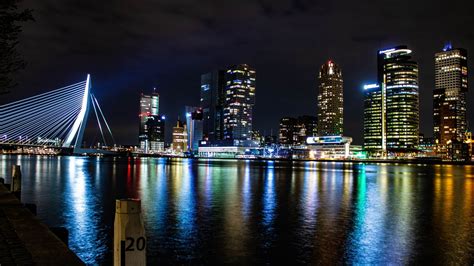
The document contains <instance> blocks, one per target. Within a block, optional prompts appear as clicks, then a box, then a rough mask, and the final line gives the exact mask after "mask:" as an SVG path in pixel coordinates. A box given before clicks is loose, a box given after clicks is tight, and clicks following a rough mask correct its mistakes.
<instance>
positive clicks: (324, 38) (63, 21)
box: [0, 0, 474, 144]
mask: <svg viewBox="0 0 474 266" xmlns="http://www.w3.org/2000/svg"><path fill="white" fill-rule="evenodd" d="M22 5H23V6H24V7H28V8H32V9H34V17H35V19H36V22H29V23H27V24H25V26H24V32H23V34H22V38H21V45H20V52H21V53H22V55H23V57H24V59H25V60H27V62H28V66H27V68H26V69H25V70H24V71H23V72H22V73H21V74H20V75H19V76H18V82H19V83H20V85H19V86H18V87H17V88H16V89H15V90H14V91H12V93H10V94H9V95H7V96H5V97H2V98H0V101H1V102H2V103H5V102H9V101H13V100H15V99H19V98H23V97H27V96H32V95H34V94H37V93H40V92H45V91H48V90H52V89H55V88H59V87H62V86H64V85H67V84H72V83H75V82H78V81H81V80H84V79H85V78H86V74H87V73H90V74H91V75H92V85H93V92H94V93H95V95H96V97H97V98H98V99H99V101H100V102H101V105H102V107H103V109H104V111H105V113H106V116H107V117H108V119H109V122H110V124H111V127H112V131H114V135H115V137H116V139H117V141H118V142H119V143H121V144H136V143H137V142H138V141H137V135H138V116H137V114H138V99H139V93H140V92H142V91H143V92H151V91H152V88H153V87H156V88H157V91H158V92H159V93H160V112H161V113H163V114H165V115H166V116H167V121H168V122H167V126H168V129H169V127H170V126H172V125H173V124H174V123H175V121H176V118H177V117H178V115H180V116H181V117H182V118H183V117H184V106H185V105H198V103H199V90H200V75H201V74H203V73H206V72H209V71H210V70H213V69H217V68H223V67H226V66H228V65H233V64H239V63H247V64H250V65H251V66H253V67H255V68H256V70H257V88H256V97H257V103H256V106H255V109H254V127H255V128H256V129H259V130H260V131H261V132H262V133H263V132H264V131H266V133H267V134H268V133H270V129H273V133H274V134H276V133H277V130H278V122H279V119H280V118H281V117H282V116H297V115H304V114H307V115H316V105H317V103H316V95H317V85H318V83H317V73H318V71H319V67H320V66H321V64H323V63H324V62H325V61H326V60H328V59H332V60H334V61H335V62H336V63H337V64H339V65H340V67H341V68H342V70H343V78H344V130H345V135H348V136H352V137H354V140H355V143H356V144H362V130H363V101H362V99H363V97H362V96H363V95H362V85H363V84H364V83H367V82H371V81H375V79H376V52H377V50H379V49H383V48H388V47H390V46H394V45H399V44H406V45H408V46H409V48H411V49H412V50H413V51H414V54H413V56H414V59H415V60H416V61H418V63H419V68H420V109H421V114H420V128H421V132H422V133H425V134H426V135H429V136H431V135H432V89H433V87H434V54H435V52H437V51H440V50H441V49H442V47H443V45H444V43H445V42H447V41H451V42H452V43H453V46H454V47H462V48H466V49H467V50H468V53H471V54H469V55H471V57H470V58H469V68H470V73H469V79H470V80H469V87H470V92H469V102H468V104H469V105H468V117H469V121H470V124H471V125H474V115H473V111H474V100H473V99H474V97H473V96H474V95H473V93H474V92H473V91H474V87H473V85H474V84H473V82H472V81H473V73H474V68H473V60H474V56H472V53H474V13H473V10H474V1H472V0H465V1H414V0H411V1H405V0H396V1H387V0H373V1H356V0H346V1H329V0H327V1H313V0H306V1H305V0H299V1H298V0H293V1H288V0H286V1H284V0H267V1H264V0H260V1H250V0H238V1H225V0H213V1H211V0H200V1H183V0H168V1H137V0H133V1H132V0H128V1H97V0H77V1H64V0H41V1H38V0H37V1H32V0H25V1H24V2H23V4H22ZM33 115H34V114H33ZM167 134H168V135H170V130H168V132H167ZM168 139H169V137H168Z"/></svg>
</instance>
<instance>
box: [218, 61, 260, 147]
mask: <svg viewBox="0 0 474 266" xmlns="http://www.w3.org/2000/svg"><path fill="white" fill-rule="evenodd" d="M255 78H256V73H255V69H253V68H251V67H250V66H248V65H246V64H240V65H235V66H232V67H229V68H228V70H227V71H226V73H225V80H226V83H225V88H224V97H225V101H224V139H233V140H250V139H251V137H252V136H251V131H252V126H253V121H252V114H253V106H254V105H255V85H256V84H255V82H256V81H255Z"/></svg>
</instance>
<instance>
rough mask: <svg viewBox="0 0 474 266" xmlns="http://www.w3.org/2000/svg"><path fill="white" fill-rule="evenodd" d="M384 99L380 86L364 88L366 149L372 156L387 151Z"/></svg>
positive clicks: (373, 85) (370, 85)
mask: <svg viewBox="0 0 474 266" xmlns="http://www.w3.org/2000/svg"><path fill="white" fill-rule="evenodd" d="M383 99H384V98H383V97H382V87H381V86H380V85H379V84H368V85H365V86H364V149H365V150H367V151H368V152H370V153H371V154H374V153H377V152H378V153H381V152H382V151H386V149H385V147H386V145H385V137H384V136H385V117H384V111H383V110H384V106H385V104H384V101H383Z"/></svg>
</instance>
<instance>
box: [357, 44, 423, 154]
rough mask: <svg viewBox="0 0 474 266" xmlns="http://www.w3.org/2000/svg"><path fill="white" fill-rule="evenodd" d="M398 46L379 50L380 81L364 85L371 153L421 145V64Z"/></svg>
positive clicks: (405, 150) (366, 134)
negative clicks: (419, 65)
mask: <svg viewBox="0 0 474 266" xmlns="http://www.w3.org/2000/svg"><path fill="white" fill-rule="evenodd" d="M411 53H412V51H411V50H410V49H408V48H407V47H406V46H397V47H394V48H391V49H386V50H381V51H379V52H378V54H377V56H378V58H377V59H378V60H377V67H378V69H377V78H378V83H377V84H370V85H366V86H364V148H365V149H366V150H368V151H370V152H372V153H376V152H380V154H381V155H384V156H385V155H387V153H394V154H396V153H410V152H415V151H417V149H418V142H419V137H418V135H419V93H418V64H417V63H416V62H415V61H413V60H412V59H411Z"/></svg>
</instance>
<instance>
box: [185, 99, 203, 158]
mask: <svg viewBox="0 0 474 266" xmlns="http://www.w3.org/2000/svg"><path fill="white" fill-rule="evenodd" d="M202 122H203V112H202V108H201V107H193V106H186V125H187V126H186V129H187V134H188V150H189V151H197V150H198V148H199V141H200V140H202Z"/></svg>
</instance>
